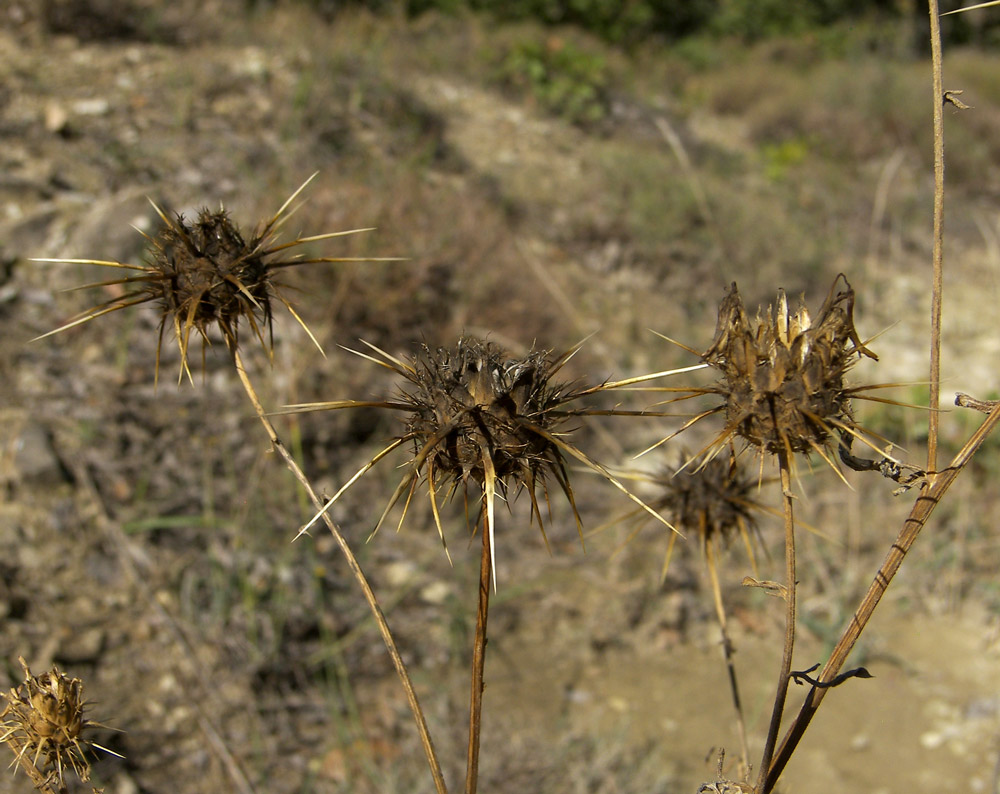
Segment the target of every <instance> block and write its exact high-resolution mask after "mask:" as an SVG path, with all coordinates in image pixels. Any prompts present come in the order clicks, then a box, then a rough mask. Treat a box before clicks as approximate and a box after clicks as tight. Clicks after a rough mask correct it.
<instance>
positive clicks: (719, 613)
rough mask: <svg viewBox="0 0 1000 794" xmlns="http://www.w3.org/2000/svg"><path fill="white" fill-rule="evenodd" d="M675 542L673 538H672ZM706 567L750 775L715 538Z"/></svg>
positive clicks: (707, 546) (743, 756) (710, 540)
mask: <svg viewBox="0 0 1000 794" xmlns="http://www.w3.org/2000/svg"><path fill="white" fill-rule="evenodd" d="M671 541H673V537H671ZM747 551H748V552H749V553H750V554H751V559H753V556H752V554H753V552H752V550H751V548H750V546H749V544H748V545H747ZM705 565H706V567H707V568H708V577H709V580H710V581H711V583H712V601H713V602H714V603H715V617H716V618H717V619H718V621H719V632H720V633H721V634H722V657H723V660H724V662H725V664H726V672H727V673H728V675H729V692H730V694H731V695H732V698H733V710H734V711H735V713H736V730H737V733H738V734H739V737H740V758H741V760H742V763H743V769H742V771H743V772H744V773H748V772H749V770H750V750H749V746H748V745H747V726H746V721H745V720H744V719H743V703H742V701H741V699H740V687H739V681H738V679H737V676H736V663H735V661H734V659H733V655H734V654H733V642H732V640H731V639H730V638H729V626H728V623H727V621H726V608H725V605H724V604H723V602H722V588H721V587H720V585H719V572H718V570H717V569H716V562H715V542H714V539H713V538H706V540H705Z"/></svg>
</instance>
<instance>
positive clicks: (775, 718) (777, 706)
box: [755, 449, 795, 794]
mask: <svg viewBox="0 0 1000 794" xmlns="http://www.w3.org/2000/svg"><path fill="white" fill-rule="evenodd" d="M777 454H778V470H779V471H780V473H781V495H782V502H783V505H784V515H785V580H786V585H785V594H784V595H785V648H784V651H783V653H782V655H781V670H780V672H779V674H778V689H777V691H776V692H775V695H774V709H773V710H772V712H771V723H770V725H769V726H768V728H767V739H766V741H765V742H764V754H763V755H762V756H761V761H760V772H759V777H758V778H757V786H756V788H755V790H756V791H757V792H758V794H763V792H764V791H765V788H764V787H765V785H766V784H767V779H768V769H769V768H770V766H771V758H772V756H773V755H774V747H775V744H776V743H777V741H778V731H779V730H780V729H781V716H782V714H783V713H784V710H785V698H786V696H787V695H788V682H789V679H790V678H791V671H792V652H793V651H794V649H795V515H794V512H793V509H792V498H793V496H792V478H791V457H790V454H789V452H788V450H787V449H782V450H781V451H779V452H778V453H777Z"/></svg>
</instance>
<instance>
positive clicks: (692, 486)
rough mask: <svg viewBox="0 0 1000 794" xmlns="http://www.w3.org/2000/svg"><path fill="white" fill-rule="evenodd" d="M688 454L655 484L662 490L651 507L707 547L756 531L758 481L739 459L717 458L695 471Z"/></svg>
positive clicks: (747, 537)
mask: <svg viewBox="0 0 1000 794" xmlns="http://www.w3.org/2000/svg"><path fill="white" fill-rule="evenodd" d="M688 460H689V456H688V454H687V453H682V454H681V460H680V462H679V464H678V465H677V466H676V467H668V468H667V469H666V470H665V471H664V472H663V473H662V474H661V475H660V476H659V477H657V478H656V479H655V480H654V483H655V484H656V485H657V486H659V488H660V489H661V496H660V498H659V499H653V500H651V504H652V506H654V507H656V508H657V509H659V510H662V511H663V512H664V513H666V514H667V515H668V516H670V519H671V523H673V524H674V526H676V527H678V528H679V529H680V530H681V531H682V532H684V533H685V534H694V535H695V536H696V537H697V538H698V540H699V542H700V544H701V545H702V546H703V547H704V546H705V545H706V544H707V543H710V542H715V543H721V544H723V545H725V544H728V543H729V542H730V541H731V540H732V539H733V538H734V537H736V536H737V535H741V536H743V537H744V538H746V539H749V535H750V534H751V533H754V532H755V531H756V529H757V523H756V520H755V518H754V511H756V510H757V509H758V505H757V503H756V502H755V501H754V498H753V492H754V490H755V489H756V488H757V481H756V480H755V479H754V478H752V477H750V476H749V475H747V474H746V473H744V472H743V471H742V469H741V467H740V466H739V464H738V462H737V460H736V459H735V458H734V457H732V456H729V457H722V456H718V457H715V458H712V459H711V460H709V461H708V462H706V463H705V464H704V465H703V466H698V467H697V468H695V469H688V468H686V462H687V461H688Z"/></svg>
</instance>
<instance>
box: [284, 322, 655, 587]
mask: <svg viewBox="0 0 1000 794" xmlns="http://www.w3.org/2000/svg"><path fill="white" fill-rule="evenodd" d="M366 344H367V343H366ZM367 346H368V347H369V348H371V349H372V350H373V351H374V352H375V353H377V354H378V355H379V356H380V357H381V358H376V357H375V356H372V355H369V354H368V353H361V352H358V351H353V352H356V353H357V354H358V355H359V356H361V357H362V358H366V359H369V360H371V361H373V362H375V363H377V364H379V365H380V366H383V367H386V368H388V369H390V370H392V371H393V372H395V373H396V374H397V375H399V376H400V377H402V378H404V379H405V381H406V385H405V386H404V388H403V390H402V393H401V396H400V397H399V398H397V399H396V400H393V401H384V402H381V403H364V404H366V405H371V404H374V405H379V406H381V407H384V408H389V409H393V410H400V411H402V412H403V413H404V416H405V422H406V430H405V433H404V434H403V435H402V439H405V440H412V441H413V444H414V451H413V457H412V458H411V460H410V463H409V466H408V471H407V473H406V474H405V475H404V477H403V478H402V480H401V481H400V482H399V484H398V485H397V487H396V490H395V492H394V493H393V495H392V497H391V498H390V500H389V504H388V505H387V506H386V508H385V510H384V511H383V513H382V516H381V518H380V519H379V521H378V523H377V524H376V530H377V529H378V528H379V527H380V526H381V524H382V523H383V522H384V521H385V519H386V517H387V516H388V514H389V511H390V510H391V509H392V507H393V506H394V505H395V504H396V503H398V502H399V501H400V500H401V499H403V496H404V494H412V492H413V488H414V487H415V486H416V484H417V483H418V481H419V480H420V479H421V478H423V479H425V480H426V482H427V488H428V491H429V498H430V502H431V511H432V513H433V515H434V523H435V526H436V527H437V530H438V533H439V534H440V535H441V536H442V541H444V537H443V535H444V533H443V529H442V525H441V520H440V513H439V499H438V492H439V488H443V489H445V492H446V493H447V496H446V497H445V500H446V499H447V498H448V497H450V496H451V495H452V494H454V493H455V492H456V491H457V490H458V489H459V488H461V490H462V492H463V493H465V494H466V495H468V492H469V490H470V489H471V490H472V491H473V493H476V495H477V496H478V497H479V499H480V510H479V512H480V516H481V517H482V518H484V519H485V523H484V532H487V533H489V535H490V538H489V546H490V548H491V549H492V550H493V553H492V557H491V562H492V563H493V564H494V565H495V560H496V546H495V542H494V541H495V533H496V516H495V512H496V501H497V499H502V500H507V499H508V497H509V496H512V495H516V494H517V493H518V492H520V491H521V490H527V491H528V492H529V493H530V498H531V516H532V520H537V521H538V524H539V527H540V528H541V530H542V535H543V538H544V536H545V530H544V525H543V519H542V512H541V509H540V505H539V499H538V497H537V493H536V489H537V488H538V487H539V486H541V488H542V491H543V493H544V496H545V501H546V503H548V502H549V491H548V488H547V482H546V481H547V479H548V478H552V479H554V480H555V482H556V483H558V486H559V490H561V491H562V493H563V495H564V496H565V498H566V500H567V502H569V505H570V509H571V510H572V512H573V517H574V520H575V521H576V523H577V527H578V529H580V528H581V526H582V523H581V520H580V516H579V512H578V511H577V507H576V500H575V498H574V495H573V489H572V487H571V485H570V482H569V477H568V474H567V470H566V463H565V456H567V455H568V456H570V457H573V458H576V459H577V460H579V461H581V462H582V463H584V465H586V466H587V467H588V468H590V469H592V470H593V471H595V472H597V473H599V474H601V476H603V477H604V478H605V479H606V480H608V482H610V483H611V484H612V485H614V486H615V487H616V488H618V489H619V490H621V491H622V492H624V493H625V494H626V495H627V496H628V497H629V498H630V499H632V500H633V501H635V502H636V503H637V504H638V505H639V506H640V507H642V508H643V509H646V510H648V511H649V513H650V514H651V515H653V516H655V517H656V518H657V519H658V520H660V521H663V519H662V517H660V516H659V515H657V514H656V513H655V511H653V510H650V509H649V508H648V507H646V505H645V504H643V503H642V501H641V500H639V499H638V498H637V497H635V496H633V495H632V494H631V493H630V492H629V491H628V490H627V489H626V488H625V487H624V486H623V485H622V484H621V483H620V482H619V481H618V480H617V479H616V478H615V477H614V476H613V475H612V474H611V473H610V472H609V471H608V470H607V469H606V468H604V467H603V466H602V465H601V464H599V463H597V462H596V461H594V460H593V459H591V458H590V457H589V456H587V455H586V454H584V453H583V452H582V451H581V450H579V449H578V448H577V447H576V446H574V445H573V444H572V443H570V442H569V441H568V440H566V438H565V436H566V432H565V430H564V431H563V432H559V428H560V427H561V426H563V425H564V424H565V423H566V421H567V420H568V419H569V417H571V416H581V415H584V414H587V413H591V411H588V410H585V409H581V410H567V408H566V406H567V404H569V403H572V402H573V401H574V400H577V399H579V398H581V397H582V396H585V395H591V394H593V393H595V392H597V391H600V390H601V388H614V387H615V386H617V385H618V383H633V382H638V381H639V380H642V379H644V378H639V379H629V380H628V381H621V382H618V383H613V384H606V385H605V386H604V387H596V388H587V389H579V390H576V389H573V388H571V387H570V386H568V385H566V384H560V383H557V382H555V380H554V378H553V375H554V374H555V373H556V372H558V371H559V369H560V368H561V367H562V366H563V365H564V364H565V363H566V362H567V361H568V360H569V358H570V357H571V356H572V355H573V354H574V353H575V352H576V350H577V349H578V347H575V348H571V349H570V350H569V351H567V352H566V353H564V354H562V355H560V356H550V355H549V354H548V353H547V352H544V351H535V352H530V353H528V354H527V355H525V356H520V357H518V356H512V355H510V354H508V353H506V352H505V351H504V350H502V349H501V348H500V347H498V346H497V345H495V344H493V343H492V342H487V341H483V340H480V339H474V338H469V337H466V338H463V339H460V340H459V342H458V344H457V345H456V346H455V347H453V348H439V349H437V350H431V349H430V348H427V347H424V348H423V349H422V350H421V351H420V353H418V355H416V356H415V357H413V358H412V359H411V360H409V361H404V360H402V359H399V358H396V357H394V356H392V355H390V354H389V353H387V352H385V351H383V350H380V349H379V348H377V347H375V346H374V345H371V344H368V345H367ZM360 404H362V403H356V402H353V401H350V400H341V401H336V402H329V403H313V404H308V405H302V406H291V408H290V410H293V411H300V410H315V409H324V408H347V407H353V406H355V405H360ZM601 413H609V414H615V413H617V412H616V411H613V410H612V411H607V412H601ZM387 451H388V450H383V452H382V453H379V455H378V456H376V457H380V456H382V455H384V454H385V453H386V452H387ZM373 464H374V460H373V461H370V462H369V463H368V464H366V465H365V467H363V469H362V470H361V471H360V472H358V474H356V475H355V476H354V477H353V478H352V479H351V482H354V481H355V480H356V479H357V477H358V476H360V474H361V473H363V472H364V471H367V470H368V469H369V468H371V465H373ZM343 490H344V489H341V490H340V491H338V494H337V496H339V495H340V494H341V493H343ZM335 498H336V497H335ZM331 501H332V500H331ZM408 502H409V497H407V503H408ZM664 523H666V522H664ZM668 526H669V525H668ZM581 540H582V529H581ZM546 543H547V541H546ZM446 548H447V547H446ZM492 573H493V578H494V585H495V584H496V577H495V568H494V570H493V571H492Z"/></svg>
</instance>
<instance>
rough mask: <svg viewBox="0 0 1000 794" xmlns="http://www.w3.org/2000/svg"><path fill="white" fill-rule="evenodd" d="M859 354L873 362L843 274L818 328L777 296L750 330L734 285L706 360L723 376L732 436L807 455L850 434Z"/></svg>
mask: <svg viewBox="0 0 1000 794" xmlns="http://www.w3.org/2000/svg"><path fill="white" fill-rule="evenodd" d="M841 281H843V288H840V289H838V286H839V284H840V282H841ZM861 355H865V356H868V357H870V358H876V356H875V355H874V354H873V353H872V352H871V351H869V350H868V349H867V348H866V347H865V346H864V345H863V344H862V342H861V340H860V338H859V337H858V332H857V330H856V329H855V327H854V290H853V289H852V288H851V285H850V284H849V283H848V282H847V279H846V278H845V277H844V276H843V275H840V276H838V277H837V280H836V281H834V284H833V287H832V288H831V290H830V294H829V296H828V297H827V299H826V301H825V302H824V304H823V306H822V308H821V309H820V311H819V314H818V316H817V318H816V320H815V321H814V320H812V318H811V317H810V316H809V312H808V311H807V310H806V308H805V306H801V307H800V308H799V309H798V310H797V311H795V312H790V311H789V308H788V301H787V299H786V297H785V293H784V292H783V291H779V293H778V300H777V302H776V304H775V306H774V307H772V308H771V309H769V310H768V311H767V312H766V313H764V314H761V313H760V312H758V316H757V320H756V321H755V322H754V323H751V322H750V321H749V319H748V318H747V314H746V309H745V308H744V305H743V299H742V298H741V297H740V295H739V292H738V291H737V289H736V284H735V282H734V283H733V285H732V287H731V289H730V291H729V294H728V295H726V297H725V299H724V300H723V301H722V305H721V306H720V308H719V319H718V325H717V327H716V332H715V340H714V342H713V344H712V346H711V347H710V348H709V349H708V350H707V351H706V352H705V353H704V355H703V356H702V360H703V361H705V362H706V363H708V364H710V365H711V366H712V367H714V368H716V369H717V370H719V371H720V372H721V373H722V380H721V381H720V382H719V384H718V385H717V387H716V388H715V389H714V391H716V392H717V393H719V394H720V395H722V396H723V397H724V398H725V413H726V426H727V433H726V436H727V437H728V436H731V435H738V436H740V437H742V438H743V439H745V440H746V441H748V442H749V443H750V444H752V445H754V446H756V447H759V448H761V449H763V450H766V451H767V452H781V451H787V452H806V451H810V450H820V449H822V448H823V447H824V446H826V445H827V443H828V442H829V440H830V437H831V435H832V434H833V433H834V431H835V430H836V429H843V428H844V427H845V426H847V427H853V424H854V422H853V419H852V416H851V408H850V395H849V393H848V391H847V390H846V389H845V385H844V375H845V373H846V372H847V370H848V369H849V368H850V366H851V364H852V363H853V362H854V361H855V360H856V359H857V358H858V357H860V356H861Z"/></svg>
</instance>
